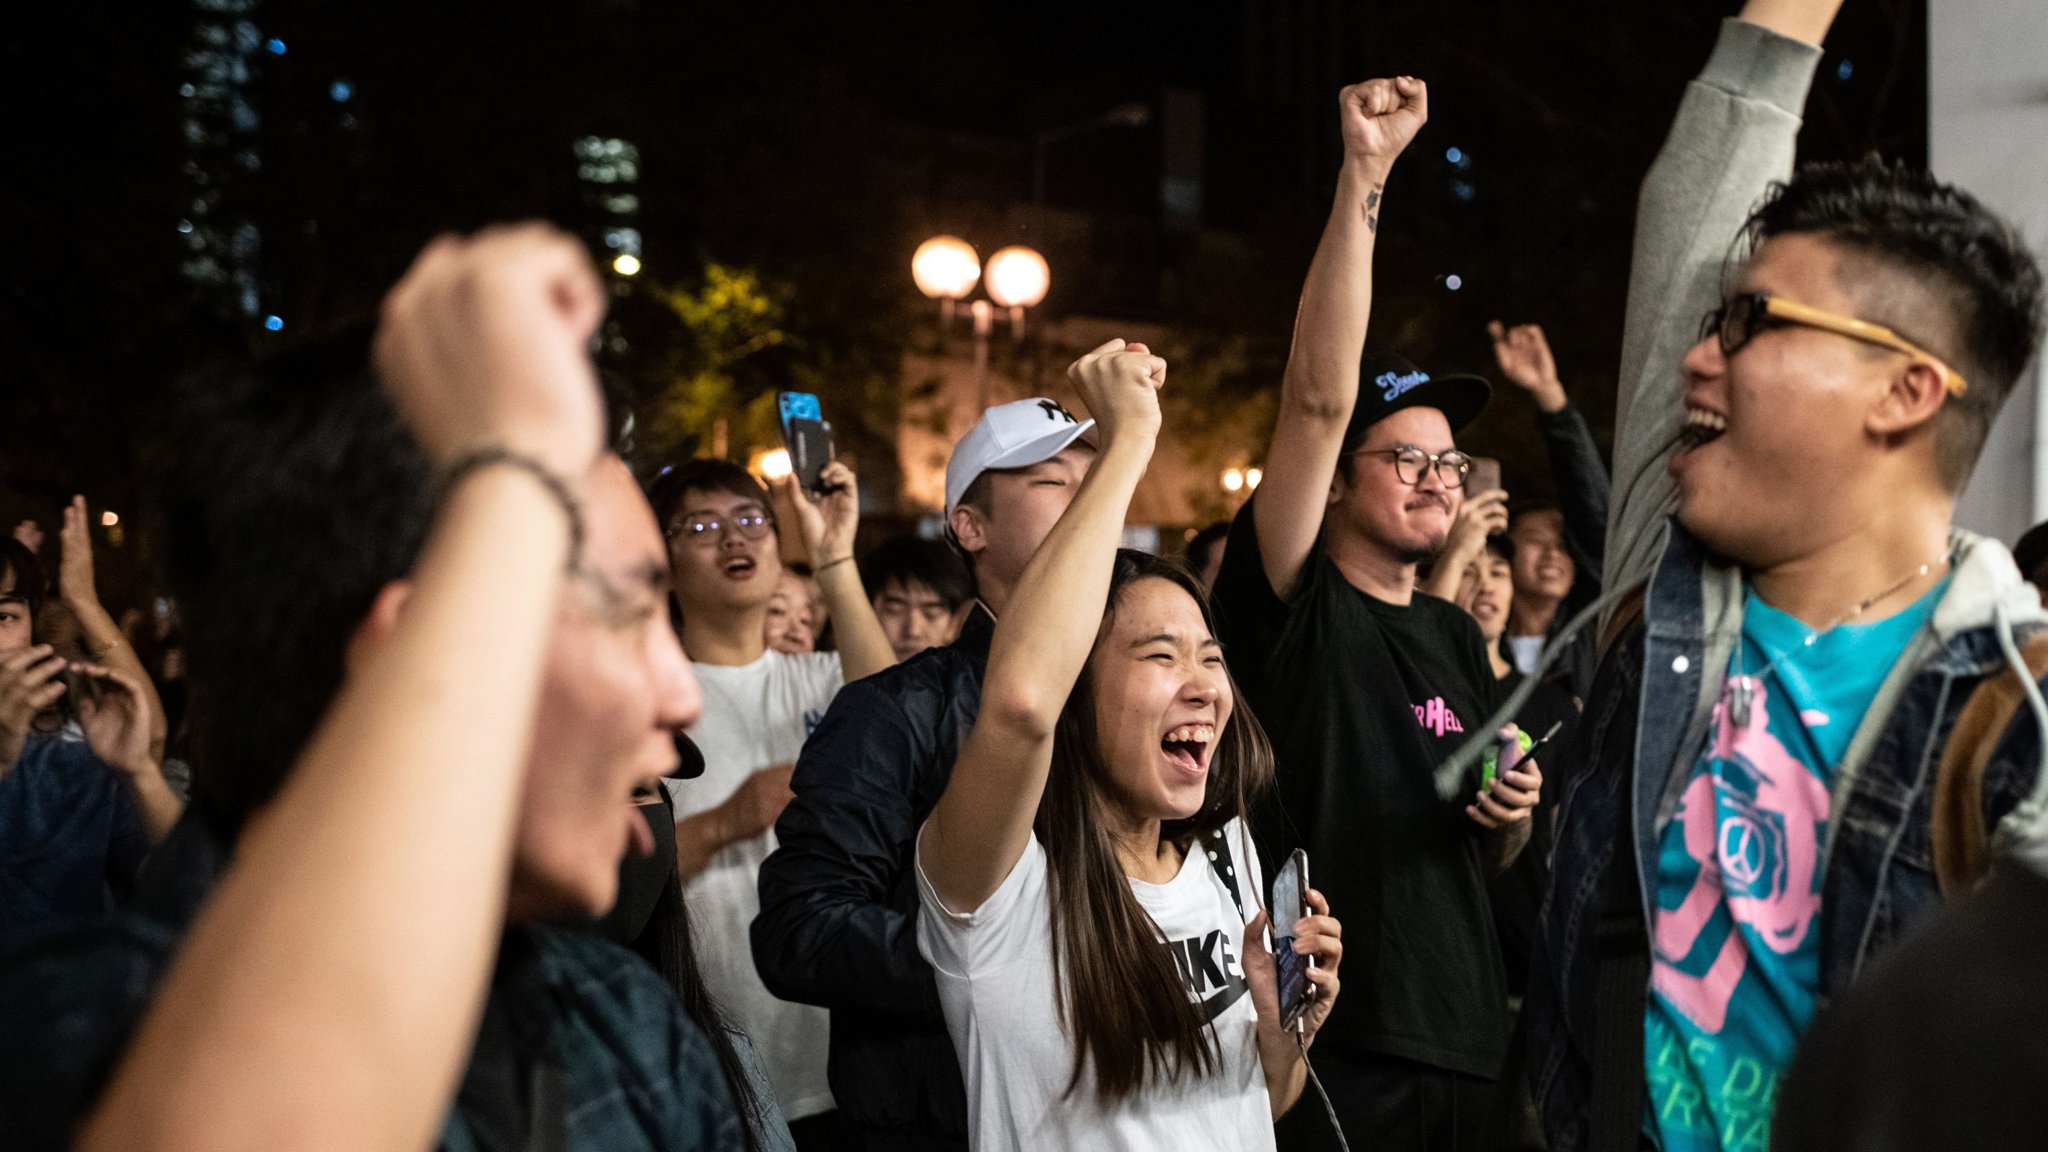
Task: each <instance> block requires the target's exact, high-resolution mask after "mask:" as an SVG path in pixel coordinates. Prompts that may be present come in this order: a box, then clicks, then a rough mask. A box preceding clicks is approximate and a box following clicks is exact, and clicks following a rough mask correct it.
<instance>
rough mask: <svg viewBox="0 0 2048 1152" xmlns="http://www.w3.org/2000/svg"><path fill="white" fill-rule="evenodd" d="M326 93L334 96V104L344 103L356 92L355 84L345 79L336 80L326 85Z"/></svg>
mask: <svg viewBox="0 0 2048 1152" xmlns="http://www.w3.org/2000/svg"><path fill="white" fill-rule="evenodd" d="M327 94H328V95H329V96H332V97H334V102H335V103H336V104H346V103H348V102H349V99H350V98H351V97H353V96H354V95H355V94H356V86H355V85H353V84H351V83H349V82H348V81H346V80H336V81H335V82H334V83H332V84H329V85H328V86H327Z"/></svg>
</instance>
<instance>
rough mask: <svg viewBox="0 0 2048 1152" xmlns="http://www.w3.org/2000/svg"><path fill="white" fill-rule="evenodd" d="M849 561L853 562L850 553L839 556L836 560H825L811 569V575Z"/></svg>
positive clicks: (849, 562)
mask: <svg viewBox="0 0 2048 1152" xmlns="http://www.w3.org/2000/svg"><path fill="white" fill-rule="evenodd" d="M851 563H853V557H852V556H850V555H848V556H841V557H840V558H839V559H837V560H827V561H825V562H824V563H823V564H820V565H818V566H817V567H816V568H813V569H811V575H813V576H816V575H817V574H818V573H820V572H823V571H824V570H825V569H827V568H836V567H838V566H839V565H841V564H851Z"/></svg>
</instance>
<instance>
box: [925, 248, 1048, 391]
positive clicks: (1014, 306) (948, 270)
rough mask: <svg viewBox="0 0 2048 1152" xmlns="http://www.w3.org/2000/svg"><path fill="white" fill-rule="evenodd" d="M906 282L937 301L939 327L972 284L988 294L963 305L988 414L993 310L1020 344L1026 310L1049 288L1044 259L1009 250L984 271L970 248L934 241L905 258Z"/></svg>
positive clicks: (971, 289)
mask: <svg viewBox="0 0 2048 1152" xmlns="http://www.w3.org/2000/svg"><path fill="white" fill-rule="evenodd" d="M910 276H911V279H913V280H915V281H917V290H918V291H920V292H922V293H924V294H925V295H926V296H928V297H930V298H931V299H934V300H937V301H939V303H940V307H941V312H940V316H941V320H942V322H943V323H949V322H951V320H952V319H953V314H954V312H955V311H957V310H958V308H959V304H960V301H962V300H965V299H966V298H967V297H968V296H969V295H970V294H972V293H973V292H974V286H975V285H976V284H981V285H982V286H983V287H984V289H985V290H986V291H987V293H988V299H986V300H975V301H973V302H972V303H971V304H969V305H968V311H969V312H970V313H971V314H972V315H973V317H974V390H975V394H976V396H977V398H978V399H977V402H978V404H979V405H980V407H982V408H984V409H985V408H987V407H988V337H989V331H990V330H991V329H992V328H993V327H994V326H995V310H996V308H997V307H998V306H1000V307H1002V308H1005V309H1007V310H1008V311H1009V318H1010V335H1011V337H1012V338H1013V339H1017V340H1022V339H1023V338H1024V311H1025V309H1027V308H1033V307H1036V306H1037V305H1038V303H1039V302H1040V301H1042V300H1044V299H1045V293H1046V290H1047V289H1048V288H1050V287H1051V286H1052V270H1051V268H1049V267H1048V266H1047V265H1046V262H1045V257H1043V256H1040V255H1039V254H1038V253H1037V252H1036V251H1035V250H1033V249H1031V248H1027V247H1025V246H1024V245H1022V244H1012V245H1010V246H1009V247H1007V248H1003V249H1000V250H998V251H997V252H996V253H995V255H993V256H990V257H989V258H988V264H987V265H986V266H984V265H983V264H982V263H981V258H980V256H979V255H978V254H977V253H976V252H975V251H974V245H972V244H969V243H968V242H967V241H965V240H962V239H960V238H959V237H958V236H934V237H932V238H931V239H929V240H927V241H925V242H924V243H922V244H920V245H918V246H917V252H916V254H915V255H913V256H912V257H911V258H910Z"/></svg>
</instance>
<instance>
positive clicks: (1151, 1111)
mask: <svg viewBox="0 0 2048 1152" xmlns="http://www.w3.org/2000/svg"><path fill="white" fill-rule="evenodd" d="M1226 834H1227V835H1228V837H1229V839H1230V843H1231V851H1232V855H1233V856H1234V857H1235V860H1236V863H1237V869H1238V883H1239V886H1240V891H1241V894H1242V899H1243V905H1244V915H1240V914H1239V913H1238V909H1237V905H1236V904H1235V903H1233V902H1232V900H1231V894H1230V890H1229V889H1228V888H1226V887H1225V886H1224V883H1223V881H1222V879H1221V878H1220V877H1219V876H1218V875H1217V874H1216V869H1215V868H1214V867H1212V866H1211V864H1210V862H1209V860H1208V859H1206V853H1205V851H1204V849H1203V848H1202V846H1201V845H1200V844H1199V843H1198V844H1196V845H1194V846H1193V847H1191V848H1190V849H1189V850H1188V853H1187V858H1186V859H1185V860H1183V861H1182V862H1181V868H1180V872H1179V873H1178V874H1176V875H1175V876H1174V878H1173V879H1172V880H1170V881H1168V882H1167V883H1165V884H1148V883H1145V882H1144V881H1141V880H1133V881H1131V891H1132V892H1133V893H1135V894H1136V895H1137V897H1138V902H1139V903H1140V904H1142V905H1144V907H1145V911H1146V912H1147V913H1149V914H1150V915H1151V917H1152V919H1153V922H1154V923H1156V924H1157V925H1158V926H1159V929H1160V931H1161V933H1162V934H1163V937H1164V939H1165V940H1166V941H1167V942H1168V947H1170V948H1172V949H1173V950H1174V951H1175V953H1176V955H1175V962H1176V966H1177V967H1178V968H1179V969H1180V971H1181V975H1182V978H1183V979H1184V980H1186V981H1187V982H1188V984H1189V988H1188V994H1189V996H1190V997H1192V998H1193V999H1194V1000H1196V1001H1197V1002H1199V1003H1201V1004H1203V1005H1204V1007H1205V1014H1206V1015H1208V1016H1209V1019H1210V1025H1211V1027H1213V1028H1214V1029H1215V1030H1216V1036H1217V1039H1218V1041H1219V1048H1220V1051H1221V1052H1222V1056H1223V1060H1222V1067H1221V1069H1220V1071H1219V1073H1218V1074H1217V1075H1214V1076H1208V1077H1200V1076H1197V1075H1195V1074H1193V1073H1188V1074H1186V1075H1184V1076H1183V1077H1182V1078H1181V1079H1180V1080H1179V1081H1178V1082H1172V1083H1158V1082H1155V1083H1153V1084H1152V1085H1150V1086H1148V1087H1147V1088H1145V1089H1142V1090H1141V1091H1140V1092H1138V1093H1137V1094H1135V1095H1133V1096H1131V1097H1128V1098H1126V1099H1125V1100H1123V1101H1121V1102H1120V1103H1117V1104H1114V1105H1109V1104H1105V1103H1104V1101H1103V1100H1102V1099H1101V1098H1100V1097H1099V1096H1097V1095H1096V1093H1095V1091H1094V1080H1093V1076H1092V1073H1084V1074H1083V1076H1082V1079H1081V1083H1080V1085H1079V1086H1078V1087H1076V1088H1075V1090H1074V1094H1073V1095H1072V1096H1071V1097H1067V1096H1065V1095H1064V1094H1065V1092H1066V1089H1067V1082H1068V1080H1069V1079H1070V1078H1071V1076H1072V1074H1073V1068H1074V1045H1073V1043H1072V1041H1071V1040H1069V1038H1068V1037H1067V1034H1066V1030H1065V1028H1064V1026H1063V1020H1062V1016H1061V1013H1060V1010H1059V1005H1058V999H1057V989H1056V986H1055V983H1054V972H1053V955H1052V922H1051V918H1050V917H1051V912H1050V909H1051V905H1050V901H1049V895H1048V893H1049V888H1048V885H1049V877H1048V876H1047V866H1046V857H1045V848H1044V847H1043V846H1042V845H1040V844H1039V842H1038V838H1037V837H1036V836H1033V837H1032V838H1031V843H1030V844H1029V846H1027V847H1026V848H1025V850H1024V855H1023V856H1022V857H1021V858H1020V859H1019V860H1018V861H1017V865H1016V867H1015V868H1012V869H1011V870H1010V874H1009V876H1008V877H1006V878H1005V879H1004V880H1003V883H1002V886H1001V887H999V888H997V889H996V891H995V894H994V895H992V896H990V897H989V898H988V900H987V901H986V902H984V903H983V904H982V906H981V907H980V908H978V909H976V910H975V911H974V912H971V913H967V914H964V915H963V914H958V913H953V912H949V911H947V910H946V908H945V906H944V905H943V904H941V903H940V902H939V898H938V894H937V893H935V892H934V891H932V886H931V883H930V882H929V881H928V880H927V879H926V878H925V874H924V864H923V859H922V855H921V854H920V858H919V862H918V870H917V890H918V897H919V899H920V901H921V902H922V904H923V914H922V915H920V916H919V917H918V918H917V943H918V948H919V950H920V951H922V952H923V953H924V956H925V959H927V960H929V961H931V964H932V967H933V968H934V969H936V970H937V973H938V983H939V1002H940V1004H941V1005H942V1006H943V1007H944V1009H945V1012H946V1029H947V1031H948V1032H950V1033H951V1034H952V1037H953V1050H954V1051H955V1052H956V1053H957V1054H958V1055H959V1057H960V1068H961V1072H962V1073H963V1075H964V1076H965V1078H966V1080H967V1123H968V1130H969V1131H970V1132H971V1133H972V1134H973V1142H972V1147H973V1148H974V1149H975V1152H1010V1150H1013V1149H1014V1150H1017V1152H1022V1150H1023V1149H1027V1148H1028V1149H1044V1148H1090V1149H1118V1150H1125V1152H1187V1150H1190V1149H1214V1150H1216V1152H1222V1150H1224V1149H1230V1150H1232V1152H1236V1150H1238V1149H1270V1148H1272V1147H1273V1117H1272V1110H1271V1105H1270V1104H1269V1103H1268V1101H1267V1096H1266V1076H1265V1072H1264V1070H1263V1069H1262V1068H1261V1067H1260V1065H1259V1047H1258V1016H1257V1013H1256V1012H1254V1010H1253V1008H1252V997H1251V990H1250V989H1249V988H1248V987H1246V985H1245V979H1244V966H1243V964H1242V962H1241V961H1240V958H1239V956H1238V949H1239V947H1240V946H1241V944H1242V942H1243V939H1244V926H1245V921H1246V919H1247V917H1250V916H1256V915H1258V911H1259V906H1258V903H1257V901H1256V899H1255V898H1253V896H1252V894H1253V893H1256V892H1258V891H1260V890H1261V889H1260V885H1261V880H1260V878H1259V863H1258V857H1257V855H1256V854H1255V853H1254V851H1253V850H1252V846H1251V840H1250V837H1248V836H1247V835H1246V834H1245V831H1244V826H1243V824H1242V822H1241V821H1232V822H1231V824H1230V826H1229V827H1228V828H1227V829H1226ZM920 853H921V850H920Z"/></svg>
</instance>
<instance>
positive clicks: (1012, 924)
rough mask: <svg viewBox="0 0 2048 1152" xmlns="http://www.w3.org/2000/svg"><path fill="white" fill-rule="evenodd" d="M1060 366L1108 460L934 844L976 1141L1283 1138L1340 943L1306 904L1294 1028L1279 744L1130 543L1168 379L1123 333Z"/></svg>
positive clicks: (979, 727)
mask: <svg viewBox="0 0 2048 1152" xmlns="http://www.w3.org/2000/svg"><path fill="white" fill-rule="evenodd" d="M1068 374H1069V376H1070V377H1071V378H1072V379H1073V380H1074V382H1075V383H1076V385H1077V386H1078V387H1079V389H1080V391H1081V394H1082V396H1083V398H1084V400H1085V401H1086V403H1087V405H1088V409H1089V412H1090V414H1091V415H1093V416H1094V418H1095V420H1096V422H1097V426H1098V431H1099V434H1100V436H1101V451H1100V454H1099V455H1098V456H1097V458H1096V462H1095V466H1094V468H1093V469H1092V470H1090V472H1089V473H1088V477H1087V479H1086V480H1085V481H1083V483H1082V485H1081V488H1080V490H1079V492H1078V493H1077V494H1076V495H1075V497H1074V501H1073V503H1072V504H1071V505H1070V506H1069V507H1068V508H1067V510H1066V512H1065V514H1064V515H1063V516H1061V517H1060V519H1059V522H1058V523H1057V524H1056V525H1054V527H1053V529H1052V532H1051V534H1050V535H1049V536H1048V537H1047V538H1046V541H1045V543H1044V545H1043V546H1042V547H1040V548H1039V549H1038V551H1037V554H1036V555H1034V556H1033V557H1032V559H1031V562H1030V563H1029V565H1028V566H1027V567H1026V568H1025V570H1024V574H1023V578H1022V579H1021V580H1020V581H1019V582H1018V585H1017V589H1016V592H1015V594H1014V595H1013V596H1012V597H1011V599H1010V601H1009V604H1008V606H1007V607H1006V608H1005V610H1004V612H1003V615H1002V618H1001V620H999V621H998V622H997V624H996V629H995V636H994V638H993V640H992V642H991V645H990V650H989V660H988V673H987V679H986V680H985V682H984V685H983V690H982V707H981V711H980V715H979V718H978V720H977V721H976V723H975V726H974V730H973V733H972V735H970V736H969V738H968V741H967V745H966V748H965V749H964V750H963V751H962V753H961V755H960V759H959V762H958V763H957V764H956V765H955V766H954V768H953V773H952V776H951V778H950V779H949V781H948V782H947V785H946V788H945V791H944V793H943V795H942V796H941V797H940V799H939V801H938V804H937V805H936V806H935V807H934V808H933V809H932V812H931V815H930V816H929V817H928V818H927V819H926V821H925V823H924V826H923V827H922V829H920V832H919V836H918V843H917V850H916V870H917V881H918V894H919V899H920V901H921V904H922V907H923V911H924V915H922V916H921V917H919V919H918V944H919V948H920V950H921V951H922V952H923V953H924V955H925V957H926V958H927V959H928V960H930V961H931V963H932V966H933V968H934V969H936V970H937V973H938V987H939V999H940V1002H941V1004H942V1005H943V1007H944V1009H945V1016H946V1024H947V1028H948V1030H949V1031H950V1032H951V1034H952V1037H953V1042H954V1046H955V1049H956V1051H957V1053H958V1055H959V1058H960V1064H961V1069H962V1071H963V1073H964V1075H965V1077H966V1080H967V1096H968V1111H969V1130H970V1131H971V1133H972V1139H973V1147H975V1148H976V1149H980V1150H983V1152H993V1150H999V1149H1021V1148H1024V1147H1027V1146H1028V1147H1034V1148H1036V1147H1089V1148H1119V1149H1159V1150H1162V1152H1163V1150H1166V1149H1182V1148H1205V1147H1215V1148H1272V1147H1274V1142H1273V1129H1272V1119H1273V1117H1275V1116H1277V1115H1278V1114H1280V1113H1282V1112H1284V1111H1286V1110H1287V1108H1288V1107H1289V1106H1291V1105H1292V1104H1293V1103H1294V1101H1295V1099H1296V1098H1297V1097H1298V1096H1299V1095H1300V1093H1301V1089H1302V1085H1303V1083H1304V1071H1305V1069H1304V1063H1305V1060H1304V1053H1305V1051H1306V1048H1307V1045H1308V1044H1309V1043H1310V1042H1312V1041H1313V1040H1314V1038H1315V1034H1316V1031H1317V1029H1318V1028H1320V1027H1321V1025H1322V1022H1323V1020H1324V1019H1325V1018H1327V1017H1328V1015H1329V1012H1330V1007H1331V1005H1332V1003H1334V1001H1335V1000H1336V998H1337V992H1338V977H1337V968H1338V963H1339V961H1340V959H1341V958H1342V955H1343V946H1342V941H1341V928H1340V926H1339V925H1338V922H1337V921H1336V920H1335V919H1333V918H1331V917H1330V915H1329V908H1328V905H1327V904H1326V903H1325V902H1324V901H1323V898H1322V896H1321V895H1320V894H1319V893H1311V894H1310V895H1309V901H1310V906H1311V907H1312V908H1313V909H1314V910H1315V913H1316V914H1315V915H1313V916H1310V917H1307V918H1306V919H1303V920H1301V921H1300V922H1298V923H1296V924H1295V925H1293V931H1294V934H1295V937H1296V944H1295V948H1296V950H1297V951H1299V952H1301V953H1303V954H1311V955H1314V956H1315V957H1316V958H1317V960H1318V968H1317V969H1316V971H1315V972H1314V973H1313V974H1312V975H1311V977H1310V979H1311V980H1312V981H1313V982H1314V983H1315V985H1316V987H1317V989H1318V995H1317V998H1316V1000H1315V1002H1314V1004H1313V1006H1312V1007H1311V1008H1310V1009H1309V1010H1308V1012H1307V1013H1306V1015H1305V1018H1304V1021H1303V1028H1302V1031H1301V1033H1300V1035H1299V1036H1298V1037H1297V1035H1296V1034H1295V1033H1293V1032H1290V1031H1287V1030H1284V1029H1283V1028H1282V1027H1281V1024H1280V1014H1279V1006H1278V1003H1277V995H1276V992H1277V989H1276V980H1275V975H1274V960H1273V956H1272V954H1271V953H1270V952H1269V951H1268V950H1267V948H1266V945H1265V943H1264V933H1265V930H1266V928H1267V916H1266V913H1265V912H1264V911H1263V910H1261V909H1259V908H1258V907H1257V901H1258V895H1257V894H1258V893H1259V892H1260V889H1261V886H1260V881H1259V869H1258V860H1257V856H1256V855H1255V853H1254V852H1253V851H1252V849H1251V845H1250V840H1249V837H1248V835H1247V833H1246V831H1245V823H1244V817H1245V814H1246V813H1247V812H1248V811H1249V809H1250V806H1251V804H1252V803H1253V801H1254V800H1255V798H1256V797H1257V796H1258V795H1259V793H1260V792H1262V791H1263V790H1264V789H1265V788H1266V787H1267V785H1268V784H1269V783H1270V781H1271V778H1272V753H1271V749H1270V747H1269V746H1268V745H1267V743H1266V740H1265V736H1264V734H1263V733H1262V732H1261V731H1260V729H1259V726H1258V722H1257V721H1256V720H1255V719H1253V718H1252V716H1251V714H1250V712H1248V711H1245V710H1243V709H1241V708H1239V707H1238V705H1237V698H1236V692H1235V690H1234V689H1233V687H1232V685H1231V681H1230V675H1229V673H1228V671H1226V669H1225V668H1224V664H1223V655H1222V649H1221V648H1220V647H1219V645H1218V644H1217V642H1216V639H1215V636H1214V635H1213V632H1212V630H1211V628H1210V625H1209V619H1208V614H1207V611H1206V609H1205V607H1204V604H1203V598H1202V594H1201V591H1200V588H1199V586H1198V585H1197V584H1196V583H1195V582H1194V579H1193V577H1191V576H1189V575H1188V574H1187V572H1186V570H1185V569H1182V568H1180V567H1178V566H1175V565H1172V564H1169V563H1167V562H1164V561H1160V560H1158V559H1155V558H1153V557H1150V556H1146V555H1144V554H1142V553H1137V552H1129V551H1121V552H1120V551H1119V550H1118V548H1117V542H1118V539H1119V537H1120V535H1121V533H1122V530H1123V523H1124V516H1125V513H1126V511H1127V510H1128V508H1129V506H1130V501H1131V496H1132V493H1133V492H1134V491H1135V490H1136V487H1137V483H1138V480H1139V478H1140V477H1141V476H1142V475H1143V474H1144V472H1145V467H1146V465H1147V463H1148V462H1149V461H1150V460H1151V456H1152V451H1153V447H1154V443H1155V440H1156V438H1157V436H1158V432H1159V423H1160V410H1159V399H1158V389H1159V387H1160V386H1161V385H1162V384H1163V383H1164V380H1165V374H1166V364H1165V362H1164V361H1163V360H1161V359H1159V358H1158V357H1156V356H1153V355H1151V354H1150V353H1149V352H1148V351H1147V350H1146V349H1145V348H1144V346H1143V345H1126V344H1125V343H1124V342H1123V341H1121V340H1112V341H1110V342H1109V343H1107V344H1104V345H1103V346H1101V347H1100V348H1097V349H1096V350H1095V351H1094V352H1092V353H1090V354H1089V355H1087V356H1085V357H1083V358H1082V359H1081V360H1080V361H1079V362H1077V363H1076V364H1075V365H1074V366H1073V367H1072V368H1070V369H1069V370H1068ZM1098 604H1100V605H1106V611H1104V612H1102V613H1101V614H1098V613H1097V611H1096V609H1095V607H1094V606H1095V605H1098Z"/></svg>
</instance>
